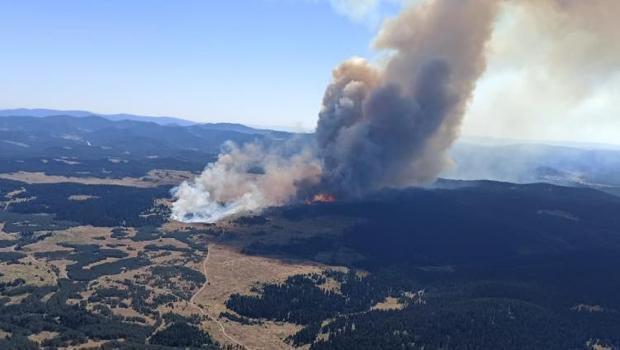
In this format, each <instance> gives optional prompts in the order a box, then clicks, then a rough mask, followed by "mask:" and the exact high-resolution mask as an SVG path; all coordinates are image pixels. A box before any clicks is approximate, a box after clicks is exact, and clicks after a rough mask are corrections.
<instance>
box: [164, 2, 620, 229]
mask: <svg viewBox="0 0 620 350" xmlns="http://www.w3.org/2000/svg"><path fill="white" fill-rule="evenodd" d="M619 4H620V1H616V0H588V1H585V0H503V1H502V0H427V1H425V2H424V3H423V4H422V5H418V6H412V7H409V8H406V9H405V10H403V12H402V13H401V14H400V15H399V16H398V17H396V18H394V19H391V20H389V21H387V22H386V23H385V24H384V26H383V28H382V29H381V31H380V33H379V35H378V36H377V39H376V41H375V47H376V48H377V49H378V50H382V51H383V52H385V53H386V60H385V61H383V62H382V64H371V63H369V62H367V61H365V60H363V59H360V58H354V59H351V60H348V61H346V62H344V63H342V64H341V65H340V66H339V67H338V68H336V69H335V70H334V72H333V81H332V83H331V84H330V85H329V86H328V87H327V89H326V92H325V96H324V98H323V105H322V109H321V112H320V114H319V121H318V125H317V129H316V134H315V136H316V145H314V147H312V145H311V146H308V147H302V148H301V150H298V151H295V152H290V150H284V151H283V150H282V149H281V147H275V148H273V147H271V148H264V147H262V146H260V145H257V144H251V145H246V146H244V147H241V148H239V147H234V146H231V147H230V148H229V149H228V150H227V151H225V152H223V153H222V154H221V155H220V158H219V160H218V161H217V162H216V163H214V164H210V165H209V166H208V167H207V169H206V170H205V171H204V172H203V174H202V175H200V176H199V177H198V178H197V179H195V180H194V181H192V182H188V183H184V184H182V185H181V186H179V187H178V188H177V189H176V190H175V196H176V198H177V201H176V202H175V203H174V206H173V217H174V218H175V219H178V220H184V221H206V222H212V221H216V220H218V219H220V218H222V217H224V216H228V215H231V214H235V213H238V212H243V211H252V210H260V209H261V208H264V207H266V206H272V205H281V204H284V203H286V202H288V201H291V200H293V199H304V198H300V197H305V198H312V197H313V196H314V195H316V194H318V193H330V194H335V195H336V196H337V197H338V198H341V197H343V196H359V195H363V194H365V193H368V192H370V191H375V190H378V189H381V188H384V187H397V188H398V187H405V186H411V185H416V184H420V183H424V182H428V181H432V180H434V179H435V178H436V177H437V175H438V174H439V172H440V171H441V170H442V169H443V168H445V166H446V164H448V162H449V159H448V157H447V154H446V153H447V151H448V149H449V147H450V146H451V145H452V143H453V142H454V141H455V139H456V138H457V137H458V135H459V130H460V126H461V122H462V119H463V116H464V114H465V112H466V110H467V108H468V104H469V103H470V100H471V99H472V95H473V92H474V89H475V87H476V83H477V81H478V80H479V78H480V76H481V75H482V74H483V72H484V71H485V68H486V64H487V56H488V55H487V51H488V50H487V49H488V47H487V46H488V42H489V41H490V39H491V37H492V36H493V34H494V29H495V25H497V20H496V17H497V13H498V11H499V9H500V7H502V8H504V9H508V10H515V11H517V10H518V11H522V12H523V13H526V14H527V16H526V18H528V19H531V20H532V21H533V22H532V23H536V24H537V25H549V26H550V27H549V28H547V29H545V30H544V32H547V33H549V35H550V36H551V37H554V38H557V39H558V40H557V45H556V43H555V42H550V43H549V45H547V46H546V47H548V52H546V53H545V54H548V55H549V56H550V57H554V56H556V55H557V56H563V55H565V54H567V53H570V52H571V51H570V50H571V49H572V48H573V44H571V43H574V42H579V43H580V45H586V44H592V45H603V44H605V43H603V42H601V41H599V40H598V39H597V38H591V37H589V36H588V35H585V34H584V35H585V36H583V37H575V38H573V37H571V38H562V36H561V34H562V33H574V32H575V31H573V29H574V28H580V30H579V31H578V32H579V33H606V34H605V35H608V34H609V33H615V32H616V31H617V29H616V28H617V26H616V25H615V24H611V23H612V22H611V21H610V19H613V16H615V15H616V14H617V13H618V11H617V9H618V8H619V7H620V5H619ZM603 5H605V6H603ZM614 10H616V11H614ZM541 18H542V19H549V22H548V23H547V24H544V23H545V22H544V21H542V20H541ZM569 29H570V30H569ZM560 39H563V40H560ZM509 44H510V43H509ZM607 44H608V46H606V47H605V48H604V49H602V50H601V52H602V54H601V59H600V60H599V61H597V62H589V63H588V60H587V59H586V57H585V56H580V55H577V54H575V55H573V57H571V58H568V59H567V60H566V63H565V65H558V66H557V67H555V68H554V69H557V72H558V74H560V75H561V74H566V73H563V72H562V69H567V70H571V71H572V70H574V69H575V67H574V66H572V65H582V66H583V65H586V64H587V67H586V66H584V67H583V68H584V71H586V72H589V76H590V77H592V79H593V81H594V80H596V79H598V78H599V77H600V76H603V75H604V74H602V73H605V72H608V67H609V64H610V62H614V60H615V59H616V58H617V55H616V53H617V52H620V50H618V47H619V46H618V45H619V44H618V43H617V40H616V42H613V43H607ZM491 49H496V48H491ZM519 54H527V53H522V52H519ZM553 59H554V60H562V58H561V57H556V58H553ZM526 103H527V102H526ZM282 147H283V148H285V149H286V148H287V146H286V145H284V146H282ZM309 147H312V148H309ZM255 169H260V171H255Z"/></svg>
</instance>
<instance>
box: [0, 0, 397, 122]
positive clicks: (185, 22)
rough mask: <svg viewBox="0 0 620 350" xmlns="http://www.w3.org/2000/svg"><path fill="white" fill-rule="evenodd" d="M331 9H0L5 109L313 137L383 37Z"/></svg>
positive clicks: (151, 1) (303, 5)
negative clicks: (338, 83) (296, 131)
mask: <svg viewBox="0 0 620 350" xmlns="http://www.w3.org/2000/svg"><path fill="white" fill-rule="evenodd" d="M345 2H346V1H345ZM332 5H334V4H332V3H330V2H329V1H327V0H325V1H321V0H234V1H216V0H214V1H206V0H180V1H167V0H131V1H127V0H106V1H83V0H54V1H51V0H38V1H34V0H20V1H9V0H0V45H1V47H2V49H1V52H2V54H1V55H0V75H1V77H2V78H1V83H2V87H1V88H0V89H1V90H0V108H17V107H31V108H32V107H41V108H59V109H86V110H92V111H96V112H100V113H117V112H127V113H136V114H147V115H174V116H180V117H184V118H188V119H192V120H197V121H235V122H243V123H248V124H253V125H267V126H280V127H287V128H298V127H303V128H306V129H310V128H312V127H314V124H315V121H316V115H317V112H318V110H319V107H320V102H321V97H322V94H323V91H324V88H325V86H326V84H327V83H328V82H329V79H330V74H331V69H332V68H333V67H334V66H335V65H337V64H338V63H339V62H341V61H342V60H344V59H346V58H349V57H350V56H353V55H360V56H370V55H372V52H371V51H370V49H369V45H370V42H371V39H372V37H373V36H374V33H375V30H376V28H377V26H378V21H377V19H376V16H374V17H373V18H371V17H372V16H370V15H369V16H366V17H359V16H358V17H359V18H357V19H352V18H350V17H348V16H346V15H345V13H344V12H343V10H346V8H342V6H341V7H334V6H332ZM345 5H346V4H345ZM394 7H395V6H392V7H390V8H394ZM390 8H388V7H385V9H387V11H389V9H390ZM381 10H383V8H382V9H381ZM376 13H377V11H373V14H374V15H376Z"/></svg>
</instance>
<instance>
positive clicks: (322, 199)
mask: <svg viewBox="0 0 620 350" xmlns="http://www.w3.org/2000/svg"><path fill="white" fill-rule="evenodd" d="M335 201H336V197H335V196H334V195H332V194H329V193H318V194H315V195H314V197H312V199H308V200H306V204H312V203H332V202H335Z"/></svg>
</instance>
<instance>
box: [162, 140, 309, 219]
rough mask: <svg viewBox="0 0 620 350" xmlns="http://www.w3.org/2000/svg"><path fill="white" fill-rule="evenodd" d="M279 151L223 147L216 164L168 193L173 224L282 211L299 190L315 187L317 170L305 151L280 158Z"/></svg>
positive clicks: (256, 146) (256, 145) (281, 149)
mask: <svg viewBox="0 0 620 350" xmlns="http://www.w3.org/2000/svg"><path fill="white" fill-rule="evenodd" d="M284 148H285V147H284V146H280V147H277V148H267V147H265V146H263V145H261V144H259V143H249V144H246V145H244V146H241V147H240V146H237V145H235V144H233V143H230V142H229V143H227V144H226V145H225V147H224V151H223V152H222V153H221V154H220V155H219V157H218V160H217V161H216V162H215V163H211V164H209V165H208V166H207V168H206V169H205V170H204V171H203V172H202V174H200V175H199V176H198V177H196V178H195V179H194V180H192V181H190V182H187V181H186V182H183V183H182V184H181V185H180V186H179V187H177V188H175V189H174V190H173V196H174V197H175V198H176V201H175V202H174V203H173V205H172V219H174V220H178V221H183V222H206V223H212V222H216V221H218V220H220V219H222V218H224V217H227V216H231V215H234V214H237V213H239V212H251V211H255V210H259V209H261V208H265V207H269V206H274V205H282V204H284V203H286V202H288V201H290V200H291V199H292V198H293V197H294V196H295V194H296V192H297V186H298V185H299V184H302V183H304V184H313V183H317V182H318V181H319V178H320V175H321V167H320V163H319V162H318V160H317V158H316V157H315V156H314V152H313V151H312V150H311V148H310V147H305V148H303V149H301V150H299V151H296V152H295V153H294V154H293V155H291V156H287V155H285V153H286V151H287V150H286V149H284Z"/></svg>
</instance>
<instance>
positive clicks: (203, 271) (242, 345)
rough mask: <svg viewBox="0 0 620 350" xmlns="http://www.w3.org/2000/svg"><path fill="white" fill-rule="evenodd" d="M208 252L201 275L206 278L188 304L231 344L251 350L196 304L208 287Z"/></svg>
mask: <svg viewBox="0 0 620 350" xmlns="http://www.w3.org/2000/svg"><path fill="white" fill-rule="evenodd" d="M210 252H211V250H210V249H208V248H207V256H206V257H205V259H204V261H203V262H202V274H203V275H204V276H205V278H206V280H205V283H204V284H203V285H202V287H200V289H198V291H197V292H196V293H195V294H194V295H192V297H191V298H190V299H189V304H190V305H192V306H194V307H195V308H197V309H198V310H200V313H201V314H202V315H204V316H206V317H207V318H209V319H210V320H211V321H213V322H215V323H216V324H217V325H218V327H219V328H220V330H221V331H222V335H223V336H224V337H225V338H226V339H228V340H230V341H231V342H232V343H233V344H236V345H238V346H240V347H241V348H242V349H247V350H252V349H251V348H250V347H248V346H247V345H245V344H243V343H242V342H240V341H238V340H237V339H235V338H233V337H231V336H230V335H229V334H228V333H226V329H225V328H224V325H222V323H221V322H220V321H219V320H218V319H217V317H215V316H213V315H211V314H210V313H208V312H207V311H206V310H205V306H204V305H200V304H197V303H196V297H198V295H199V294H200V293H202V292H203V291H204V290H205V289H206V288H207V286H208V285H209V277H207V262H208V261H209V254H210Z"/></svg>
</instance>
